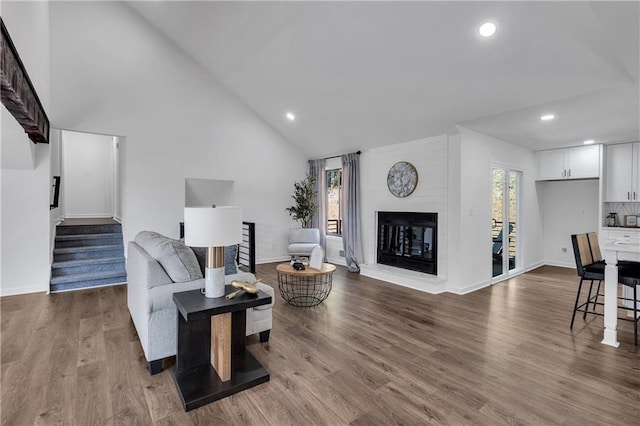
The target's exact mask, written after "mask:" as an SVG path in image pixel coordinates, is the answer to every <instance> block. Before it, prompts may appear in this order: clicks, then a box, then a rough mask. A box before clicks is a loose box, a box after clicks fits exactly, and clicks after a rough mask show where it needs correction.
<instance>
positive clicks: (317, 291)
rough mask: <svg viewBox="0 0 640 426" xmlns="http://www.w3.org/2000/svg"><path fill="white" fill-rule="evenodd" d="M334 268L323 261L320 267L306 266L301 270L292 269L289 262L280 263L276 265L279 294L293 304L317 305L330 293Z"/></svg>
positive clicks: (302, 305)
mask: <svg viewBox="0 0 640 426" xmlns="http://www.w3.org/2000/svg"><path fill="white" fill-rule="evenodd" d="M335 270H336V267H335V266H334V265H331V264H330V263H323V264H322V267H321V268H320V269H314V268H310V267H308V266H307V267H306V269H303V270H301V271H297V270H295V269H293V267H292V266H291V263H289V262H287V263H281V264H279V265H278V266H277V267H276V271H278V287H279V288H280V295H281V296H282V298H283V299H284V300H285V301H286V302H287V303H289V304H290V305H293V306H301V307H311V306H316V305H319V304H320V303H322V302H323V301H324V300H325V299H326V298H327V297H329V293H331V287H332V285H333V272H334V271H335Z"/></svg>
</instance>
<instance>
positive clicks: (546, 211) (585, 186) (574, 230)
mask: <svg viewBox="0 0 640 426" xmlns="http://www.w3.org/2000/svg"><path fill="white" fill-rule="evenodd" d="M536 185H537V187H538V194H539V196H540V198H541V205H542V221H543V223H544V232H543V234H542V240H543V241H544V263H546V264H548V265H555V266H565V267H570V268H575V267H576V262H575V258H574V256H573V249H572V246H571V234H580V233H585V232H598V186H599V185H598V180H597V179H593V180H567V181H553V182H537V184H536ZM562 248H565V249H566V252H563V251H562Z"/></svg>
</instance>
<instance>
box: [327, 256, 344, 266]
mask: <svg viewBox="0 0 640 426" xmlns="http://www.w3.org/2000/svg"><path fill="white" fill-rule="evenodd" d="M327 262H329V263H332V264H334V265H340V266H347V262H346V260H345V259H344V257H339V258H338V259H329V258H327Z"/></svg>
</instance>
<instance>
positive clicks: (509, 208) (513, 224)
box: [491, 166, 522, 283]
mask: <svg viewBox="0 0 640 426" xmlns="http://www.w3.org/2000/svg"><path fill="white" fill-rule="evenodd" d="M491 178H492V182H491V183H492V194H491V268H492V275H491V277H492V280H491V282H492V283H495V282H498V281H502V280H503V279H505V278H508V277H509V276H511V275H513V274H515V273H518V272H519V271H520V269H521V266H520V265H521V263H522V261H521V256H520V248H519V247H520V237H521V233H520V226H519V224H520V221H519V220H518V217H519V211H520V196H519V194H520V182H521V180H522V172H520V171H517V170H512V169H509V168H505V167H499V166H493V167H492V169H491Z"/></svg>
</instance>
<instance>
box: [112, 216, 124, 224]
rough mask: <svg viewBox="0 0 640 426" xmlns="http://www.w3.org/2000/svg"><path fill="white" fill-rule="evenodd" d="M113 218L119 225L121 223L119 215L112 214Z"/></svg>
mask: <svg viewBox="0 0 640 426" xmlns="http://www.w3.org/2000/svg"><path fill="white" fill-rule="evenodd" d="M113 220H115V221H116V222H118V223H119V224H120V225H122V218H121V217H120V216H114V217H113Z"/></svg>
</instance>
